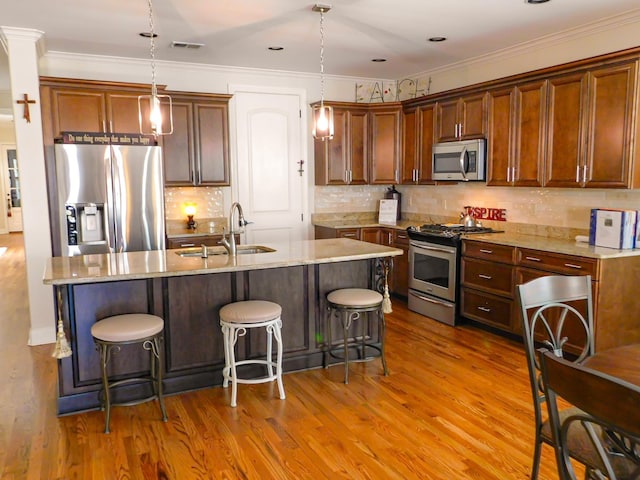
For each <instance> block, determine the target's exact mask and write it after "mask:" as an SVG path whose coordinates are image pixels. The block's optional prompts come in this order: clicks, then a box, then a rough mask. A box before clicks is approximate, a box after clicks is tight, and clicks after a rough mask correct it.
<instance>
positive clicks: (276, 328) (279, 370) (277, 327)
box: [269, 320, 286, 400]
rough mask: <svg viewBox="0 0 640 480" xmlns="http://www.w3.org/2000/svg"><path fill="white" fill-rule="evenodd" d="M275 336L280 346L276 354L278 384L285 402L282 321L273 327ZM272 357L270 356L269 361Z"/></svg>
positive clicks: (281, 397) (279, 391)
mask: <svg viewBox="0 0 640 480" xmlns="http://www.w3.org/2000/svg"><path fill="white" fill-rule="evenodd" d="M272 329H273V336H274V337H275V339H276V342H277V344H278V346H277V352H276V381H277V382H278V393H280V399H281V400H284V399H285V398H286V397H285V394H284V385H283V384H282V349H283V347H282V320H278V321H277V323H276V324H275V325H274V326H273V327H272ZM270 358H271V357H270V356H269V359H270Z"/></svg>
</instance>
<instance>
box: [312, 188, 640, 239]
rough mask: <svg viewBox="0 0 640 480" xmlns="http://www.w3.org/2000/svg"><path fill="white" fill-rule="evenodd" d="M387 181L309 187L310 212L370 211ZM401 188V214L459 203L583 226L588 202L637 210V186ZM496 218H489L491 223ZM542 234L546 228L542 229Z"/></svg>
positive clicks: (449, 209)
mask: <svg viewBox="0 0 640 480" xmlns="http://www.w3.org/2000/svg"><path fill="white" fill-rule="evenodd" d="M387 188H388V187H387V186H358V187H356V186H344V187H338V186H330V187H315V213H316V214H327V213H334V212H345V211H352V212H367V211H369V212H376V211H377V210H378V201H379V200H380V199H382V198H384V192H385V190H386V189H387ZM396 188H397V189H398V191H399V192H400V193H401V194H402V207H401V208H402V215H403V217H406V218H411V217H415V218H419V217H421V216H423V215H437V216H439V217H446V218H458V215H459V213H460V212H461V211H462V208H463V207H464V206H465V205H471V206H474V207H487V208H499V209H505V210H506V212H507V214H506V218H507V222H506V224H505V227H506V226H507V225H509V226H511V225H510V224H519V225H523V226H526V225H529V226H532V225H535V226H538V227H545V228H542V229H541V232H548V231H549V228H548V227H557V228H561V229H567V230H570V231H571V234H573V233H575V232H576V231H578V232H580V233H584V232H585V231H586V232H588V230H589V217H590V211H591V209H592V208H624V209H639V210H640V190H608V189H586V188H562V189H556V188H522V187H487V186H486V185H484V184H474V183H466V184H462V183H460V184H456V185H447V186H432V185H429V186H413V185H411V186H409V185H399V186H396ZM501 223H502V222H495V223H492V225H495V224H498V226H500V224H501ZM545 234H546V233H545Z"/></svg>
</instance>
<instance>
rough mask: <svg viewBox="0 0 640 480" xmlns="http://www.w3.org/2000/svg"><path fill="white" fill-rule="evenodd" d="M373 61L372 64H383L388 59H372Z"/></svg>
mask: <svg viewBox="0 0 640 480" xmlns="http://www.w3.org/2000/svg"><path fill="white" fill-rule="evenodd" d="M371 61H372V62H377V63H382V62H386V61H387V59H386V58H372V59H371Z"/></svg>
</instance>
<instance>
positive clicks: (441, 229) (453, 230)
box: [407, 223, 502, 240]
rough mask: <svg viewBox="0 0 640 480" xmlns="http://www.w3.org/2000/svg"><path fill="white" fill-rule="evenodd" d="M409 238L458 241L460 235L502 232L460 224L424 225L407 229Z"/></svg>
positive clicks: (500, 231)
mask: <svg viewBox="0 0 640 480" xmlns="http://www.w3.org/2000/svg"><path fill="white" fill-rule="evenodd" d="M407 233H408V234H409V238H411V239H414V240H428V239H429V238H433V237H440V238H442V237H444V238H451V239H459V238H460V237H461V236H462V235H467V234H473V233H502V230H494V229H493V228H489V227H465V226H464V225H461V224H457V223H454V224H451V223H448V224H442V223H434V224H424V225H421V226H412V227H409V228H407Z"/></svg>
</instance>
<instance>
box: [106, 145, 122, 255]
mask: <svg viewBox="0 0 640 480" xmlns="http://www.w3.org/2000/svg"><path fill="white" fill-rule="evenodd" d="M109 150H110V153H111V155H110V156H111V165H110V168H109V170H110V171H111V179H112V182H111V184H112V185H113V202H112V203H111V205H112V207H111V208H112V212H111V214H112V215H113V217H112V219H113V220H112V222H113V235H114V239H113V242H111V244H110V246H111V248H112V249H113V251H114V252H116V253H121V252H123V251H124V250H125V248H124V245H123V243H124V238H123V234H122V194H123V192H122V190H121V188H120V187H121V186H122V185H121V182H122V180H123V179H122V152H121V151H120V148H118V147H117V146H112V147H110V148H109Z"/></svg>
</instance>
